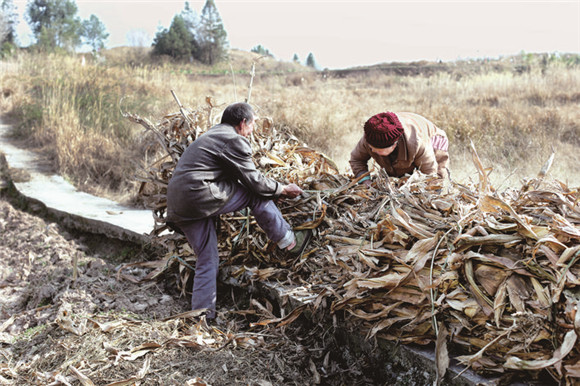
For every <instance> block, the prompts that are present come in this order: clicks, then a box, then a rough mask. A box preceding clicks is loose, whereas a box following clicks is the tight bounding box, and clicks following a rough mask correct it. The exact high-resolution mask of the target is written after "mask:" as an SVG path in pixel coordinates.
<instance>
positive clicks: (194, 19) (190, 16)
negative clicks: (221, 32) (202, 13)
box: [181, 1, 200, 41]
mask: <svg viewBox="0 0 580 386" xmlns="http://www.w3.org/2000/svg"><path fill="white" fill-rule="evenodd" d="M181 16H182V17H183V21H184V22H185V28H187V29H188V30H189V32H191V34H192V35H193V38H194V39H195V40H196V41H198V40H199V34H200V33H199V27H200V17H199V15H198V14H197V12H195V10H194V9H192V8H191V7H190V6H189V2H188V1H186V2H185V7H184V8H183V11H181Z"/></svg>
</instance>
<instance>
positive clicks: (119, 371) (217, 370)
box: [0, 199, 374, 386]
mask: <svg viewBox="0 0 580 386" xmlns="http://www.w3.org/2000/svg"><path fill="white" fill-rule="evenodd" d="M114 258H115V256H110V255H109V256H99V255H97V254H92V253H90V252H89V251H88V247H86V246H85V245H84V244H83V243H82V241H79V240H78V239H77V240H75V239H73V238H72V237H71V235H69V234H67V233H66V232H64V231H63V230H61V229H60V227H59V226H58V225H57V224H54V223H47V222H45V221H44V220H43V219H41V218H38V217H34V216H32V215H30V214H28V213H25V212H22V211H20V210H17V209H15V208H14V207H13V206H12V205H11V204H10V203H9V202H8V201H6V200H5V199H0V384H14V385H16V384H18V385H23V384H65V385H66V384H71V385H75V384H83V385H88V384H91V383H90V382H92V383H94V384H96V385H106V384H115V385H120V384H142V385H161V384H163V385H166V384H175V385H177V384H179V385H205V384H213V385H234V384H235V385H238V384H240V385H242V384H243V385H262V386H263V385H282V384H289V385H305V384H317V383H322V384H345V385H346V384H348V385H353V384H369V383H374V382H373V381H372V379H371V378H370V375H369V372H368V371H365V369H364V367H365V365H364V364H363V362H362V361H361V360H359V361H358V362H357V361H356V359H355V358H354V357H353V358H352V363H354V364H351V365H350V366H347V365H346V364H344V362H343V359H342V358H344V356H345V354H348V353H344V352H339V351H342V349H341V350H337V348H336V346H335V345H334V343H333V342H332V339H330V338H328V336H331V335H332V334H329V331H324V330H322V328H321V327H315V328H313V327H312V326H309V327H308V326H301V325H300V324H299V323H295V324H292V325H290V326H287V327H285V328H282V329H280V328H278V329H275V328H274V327H253V328H252V327H250V322H251V321H256V320H257V319H258V318H259V316H260V314H261V312H263V311H260V308H261V307H264V309H268V308H271V307H270V305H269V304H268V303H267V301H265V300H263V299H259V298H254V299H251V301H249V299H247V298H244V297H243V296H241V295H240V294H235V293H221V294H220V295H219V298H220V299H221V300H222V302H221V303H220V304H219V305H218V312H219V313H220V316H221V321H220V323H219V325H218V326H207V324H205V323H204V322H203V321H198V320H196V319H192V318H170V317H171V316H172V315H177V314H180V313H183V312H186V311H188V310H189V308H188V307H189V302H188V300H187V299H185V298H184V297H180V295H179V294H178V293H176V292H175V291H173V290H172V286H171V285H172V284H173V283H174V281H173V280H172V279H171V278H169V277H164V278H162V279H161V280H157V281H154V282H146V284H135V283H133V282H131V281H128V280H121V279H118V278H117V271H118V268H119V267H120V265H118V264H117V265H115V264H113V263H112V262H111V261H113V260H114ZM75 267H76V269H75ZM124 273H128V274H130V275H131V276H133V277H135V278H139V277H143V276H144V275H146V274H147V270H144V269H141V268H139V269H137V268H135V269H126V270H124ZM168 318H169V319H168ZM325 335H326V337H325ZM325 339H326V341H325ZM357 363H358V364H357ZM367 370H368V369H367ZM365 373H366V374H367V376H366V377H365ZM114 382H117V383H114Z"/></svg>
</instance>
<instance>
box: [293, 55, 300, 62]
mask: <svg viewBox="0 0 580 386" xmlns="http://www.w3.org/2000/svg"><path fill="white" fill-rule="evenodd" d="M292 61H293V62H294V63H300V58H299V57H298V54H294V57H293V58H292Z"/></svg>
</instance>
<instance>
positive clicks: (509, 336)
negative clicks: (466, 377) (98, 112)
mask: <svg viewBox="0 0 580 386" xmlns="http://www.w3.org/2000/svg"><path fill="white" fill-rule="evenodd" d="M211 115H212V114H211V106H210V107H208V108H206V109H200V110H198V111H187V112H185V113H184V112H183V111H182V114H171V115H167V116H166V117H164V118H163V119H162V120H161V121H160V122H159V123H158V124H156V125H154V124H152V123H151V122H149V121H146V120H144V119H142V118H140V117H138V116H135V115H131V114H127V118H128V119H131V120H132V121H134V122H137V123H139V124H141V125H143V126H144V127H145V128H146V129H147V131H148V132H149V133H151V134H152V138H154V140H155V141H156V142H157V149H158V151H157V153H156V156H157V158H156V159H154V160H153V161H152V162H150V163H149V164H148V165H147V166H146V168H145V169H144V172H143V175H142V176H141V181H142V188H141V194H142V196H143V198H144V200H145V202H146V205H147V206H148V207H149V208H150V209H151V210H152V211H153V214H154V218H155V227H154V229H153V230H152V232H151V236H152V238H154V239H155V240H156V242H158V243H160V244H162V245H163V246H164V247H165V248H166V250H167V251H168V252H167V256H166V257H165V258H164V259H163V260H162V261H163V264H160V265H159V266H164V267H165V269H168V268H169V267H171V266H173V264H177V265H178V267H179V272H180V283H178V285H180V286H181V288H182V290H183V291H185V288H186V287H187V285H188V281H191V279H192V276H193V274H192V268H193V267H194V266H195V256H194V254H193V252H192V250H191V248H190V247H189V246H188V245H187V241H186V240H185V238H184V237H182V236H180V235H177V234H174V233H171V232H169V231H168V229H167V227H166V225H165V209H166V201H165V193H166V186H167V182H168V181H169V179H170V178H171V173H172V170H173V169H174V167H175V165H176V162H177V160H178V159H179V156H180V155H181V153H182V152H183V151H184V149H185V148H186V147H187V146H188V145H189V144H190V143H191V142H193V141H194V140H195V139H196V138H197V137H198V136H199V135H203V132H205V131H206V130H207V129H208V127H209V126H210V125H211V119H210V117H211ZM252 144H253V146H254V151H255V153H254V160H255V163H256V165H258V167H259V168H260V169H261V170H262V171H263V173H264V174H265V175H267V176H268V177H271V178H273V179H276V180H278V181H281V182H285V183H289V182H294V183H296V184H298V185H299V186H301V187H302V188H303V189H304V191H305V194H304V195H303V196H301V197H300V198H298V199H293V200H284V201H281V202H279V203H278V206H279V208H280V210H281V211H282V213H283V215H284V217H285V218H286V219H287V221H288V222H289V223H290V224H292V225H293V227H294V228H295V229H313V230H314V231H315V237H314V238H313V240H312V242H311V243H310V245H309V246H308V248H307V249H306V250H305V252H304V253H303V255H302V256H300V257H297V258H290V257H289V256H288V255H286V254H284V253H283V252H281V251H280V250H278V249H277V248H276V246H275V244H274V243H272V242H270V241H269V240H268V239H267V237H266V236H265V234H264V232H263V231H262V230H261V229H260V228H259V226H258V225H257V224H256V222H255V220H254V219H253V217H252V216H251V213H248V212H247V211H243V212H238V213H232V214H229V215H223V216H221V222H220V229H219V248H220V253H221V254H222V259H223V265H224V266H232V267H238V268H236V269H235V270H232V272H233V273H232V275H239V277H241V274H242V273H243V272H246V273H248V272H250V273H253V277H254V279H255V280H275V281H278V282H279V283H282V284H284V285H286V286H288V287H297V286H300V287H301V288H304V289H306V290H307V291H308V292H309V293H310V294H311V295H312V299H315V301H312V302H311V303H309V307H310V308H311V311H312V312H316V313H318V314H320V315H328V316H330V315H342V316H343V317H344V320H345V323H347V324H352V325H356V326H357V328H359V329H360V330H362V331H366V336H367V338H369V339H371V338H381V339H387V340H393V341H397V342H400V343H402V344H411V343H414V344H420V345H425V344H431V343H433V344H436V346H437V363H438V373H439V374H440V375H442V374H444V373H445V367H446V366H447V364H448V363H449V360H448V358H446V356H447V347H449V351H450V352H451V353H453V354H454V355H455V356H457V359H458V360H459V362H460V363H463V364H465V365H466V366H467V367H470V368H472V369H474V370H476V371H481V372H488V371H492V372H500V373H503V372H510V371H511V372H513V371H519V372H521V371H529V372H534V373H537V372H539V371H547V372H548V373H549V375H550V376H552V377H553V378H554V379H557V380H560V381H564V380H565V381H566V382H570V381H571V380H573V379H577V376H578V373H579V371H578V361H579V360H580V349H579V347H580V345H579V344H578V342H577V340H578V339H577V337H578V334H579V333H580V313H578V312H577V311H578V307H579V306H580V279H579V278H580V263H579V260H580V257H579V255H580V242H579V241H580V203H579V201H580V195H579V194H578V190H577V189H571V188H569V187H568V186H567V185H566V184H564V183H562V182H558V181H550V180H548V179H547V177H546V175H547V169H546V167H544V168H542V171H541V172H540V174H539V175H538V177H537V178H536V179H532V180H530V181H528V182H527V183H525V184H524V185H523V187H522V188H521V189H519V190H518V189H510V190H507V191H505V192H497V191H495V190H494V189H493V187H492V186H491V185H490V183H489V180H488V178H487V174H488V171H487V170H485V169H484V167H483V165H482V163H481V161H480V160H479V157H478V156H477V152H476V150H475V147H474V146H473V145H472V147H471V151H472V155H473V160H474V165H475V168H476V171H477V173H478V176H479V178H478V181H477V182H476V183H470V184H460V183H445V182H444V181H442V180H440V179H437V178H433V177H428V176H424V175H421V174H420V173H418V172H417V173H415V174H413V175H412V176H408V177H404V178H389V177H387V176H385V175H384V174H382V173H381V172H378V173H377V175H376V176H375V178H374V185H373V187H372V188H366V187H364V186H363V185H359V184H357V180H356V179H353V178H352V177H349V176H346V175H344V174H341V173H339V171H338V168H337V167H336V165H335V164H334V162H333V161H332V160H331V159H329V158H328V157H326V156H325V155H324V154H322V153H320V152H317V151H315V150H314V149H311V148H309V147H308V146H306V145H305V144H303V143H301V142H300V141H299V140H298V139H297V138H296V137H295V136H293V135H292V134H291V133H290V132H289V131H287V130H285V129H282V128H279V127H276V126H275V125H273V124H272V120H270V119H264V120H262V121H261V122H260V123H259V125H258V128H257V129H256V131H255V132H254V134H253V138H252ZM550 164H551V161H550ZM548 167H549V166H548ZM544 169H546V170H544Z"/></svg>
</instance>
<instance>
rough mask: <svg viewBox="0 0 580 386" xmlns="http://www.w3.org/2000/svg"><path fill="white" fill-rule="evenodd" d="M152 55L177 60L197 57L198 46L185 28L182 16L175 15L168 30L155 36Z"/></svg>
mask: <svg viewBox="0 0 580 386" xmlns="http://www.w3.org/2000/svg"><path fill="white" fill-rule="evenodd" d="M152 54H153V55H169V56H171V57H172V58H175V59H179V60H184V59H185V60H189V59H190V58H195V57H196V56H197V55H198V46H197V43H196V41H195V39H194V37H193V34H192V33H191V31H189V30H188V29H187V27H186V22H185V20H184V19H183V16H181V15H176V16H175V17H174V18H173V21H172V22H171V26H170V27H169V29H164V30H162V31H160V32H158V33H157V35H155V39H154V41H153V52H152Z"/></svg>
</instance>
